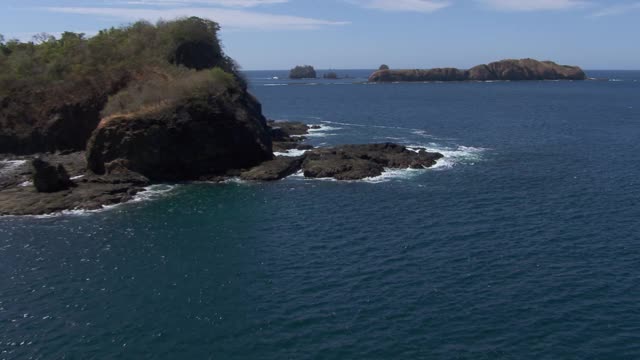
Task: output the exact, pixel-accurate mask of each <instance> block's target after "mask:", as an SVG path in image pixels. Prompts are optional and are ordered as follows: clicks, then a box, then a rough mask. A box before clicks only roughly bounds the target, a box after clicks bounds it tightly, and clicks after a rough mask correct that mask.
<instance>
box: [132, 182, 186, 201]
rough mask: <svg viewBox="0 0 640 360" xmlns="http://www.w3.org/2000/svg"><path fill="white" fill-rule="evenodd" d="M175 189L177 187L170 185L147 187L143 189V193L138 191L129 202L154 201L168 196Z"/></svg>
mask: <svg viewBox="0 0 640 360" xmlns="http://www.w3.org/2000/svg"><path fill="white" fill-rule="evenodd" d="M176 187H177V185H170V184H156V185H151V186H147V187H145V188H144V191H140V192H139V193H137V194H136V195H135V196H134V197H133V199H131V202H141V201H149V200H156V199H159V198H161V197H164V196H166V195H168V194H169V193H171V192H172V191H173V190H174V189H175V188H176Z"/></svg>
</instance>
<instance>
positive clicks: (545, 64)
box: [369, 59, 587, 82]
mask: <svg viewBox="0 0 640 360" xmlns="http://www.w3.org/2000/svg"><path fill="white" fill-rule="evenodd" d="M586 78H587V77H586V74H585V73H584V71H582V69H580V68H579V67H577V66H567V65H558V64H556V63H554V62H551V61H537V60H533V59H521V60H502V61H497V62H492V63H490V64H486V65H478V66H475V67H473V68H471V69H469V70H460V69H455V68H436V69H428V70H420V69H416V70H378V71H376V72H374V73H373V74H371V76H370V77H369V81H370V82H396V81H506V80H510V81H521V80H585V79H586Z"/></svg>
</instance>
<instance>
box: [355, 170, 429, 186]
mask: <svg viewBox="0 0 640 360" xmlns="http://www.w3.org/2000/svg"><path fill="white" fill-rule="evenodd" d="M425 170H427V169H385V170H384V172H383V173H382V174H381V175H378V176H374V177H368V178H365V179H362V180H359V181H363V182H367V183H370V184H379V183H384V182H388V181H392V180H404V179H410V178H413V177H415V176H417V175H420V174H423V173H424V171H425Z"/></svg>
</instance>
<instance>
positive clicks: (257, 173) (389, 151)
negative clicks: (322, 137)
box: [240, 143, 443, 181]
mask: <svg viewBox="0 0 640 360" xmlns="http://www.w3.org/2000/svg"><path fill="white" fill-rule="evenodd" d="M442 157H443V155H442V154H440V153H431V152H427V151H426V150H424V149H417V150H412V149H408V148H406V147H404V146H402V145H397V144H391V143H384V144H362V145H341V146H336V147H330V148H317V149H312V150H309V151H307V152H306V153H305V154H304V155H302V156H299V157H284V156H283V157H278V158H276V159H275V160H272V161H269V162H266V163H264V164H261V165H259V166H257V167H255V168H253V169H251V170H249V171H247V172H244V173H242V174H241V176H240V177H241V178H242V179H244V180H259V181H274V180H280V179H282V178H285V177H287V176H289V175H291V174H295V173H296V172H298V171H300V170H302V171H303V173H304V177H307V178H333V179H336V180H361V179H365V178H370V177H376V176H380V175H382V173H383V172H384V171H385V170H386V169H424V168H429V167H431V166H433V165H435V164H436V161H437V160H438V159H441V158H442Z"/></svg>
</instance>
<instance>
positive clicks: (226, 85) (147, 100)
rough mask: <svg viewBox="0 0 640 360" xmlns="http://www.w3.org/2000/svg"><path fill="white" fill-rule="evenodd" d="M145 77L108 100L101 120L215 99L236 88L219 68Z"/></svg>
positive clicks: (179, 70)
mask: <svg viewBox="0 0 640 360" xmlns="http://www.w3.org/2000/svg"><path fill="white" fill-rule="evenodd" d="M145 77H146V78H147V80H145V81H143V82H135V83H132V84H131V85H129V86H128V87H126V88H125V89H123V90H121V91H119V92H118V93H117V94H116V95H114V96H111V97H109V101H108V102H107V105H106V106H105V108H104V110H103V111H102V117H110V116H115V115H127V114H133V113H137V112H140V111H148V110H156V109H158V108H162V107H164V106H169V105H174V104H176V103H179V102H181V101H184V100H186V99H203V98H208V97H210V96H214V97H215V96H219V95H220V94H221V93H223V92H225V91H227V90H228V89H234V88H237V87H238V84H237V82H236V78H235V77H234V76H233V75H232V74H230V73H228V72H226V71H224V70H222V69H221V68H214V69H211V70H204V71H195V70H189V69H186V68H176V69H175V70H173V71H172V74H153V75H149V74H147V75H146V76H145Z"/></svg>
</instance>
